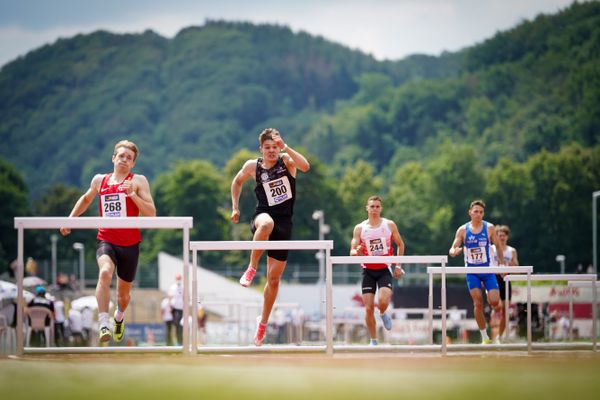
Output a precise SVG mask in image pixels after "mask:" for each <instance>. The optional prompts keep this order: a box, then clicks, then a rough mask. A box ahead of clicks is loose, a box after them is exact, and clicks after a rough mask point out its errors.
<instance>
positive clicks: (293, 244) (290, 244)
mask: <svg viewBox="0 0 600 400" xmlns="http://www.w3.org/2000/svg"><path fill="white" fill-rule="evenodd" d="M189 248H190V250H191V251H192V266H193V272H192V311H193V313H194V315H198V268H197V265H198V252H199V251H232V250H325V260H326V263H327V265H329V268H331V264H329V259H330V255H331V250H332V249H333V241H332V240H273V241H249V240H237V241H236V240H232V241H193V242H190V243H189ZM327 279H329V278H327ZM331 298H332V293H331V292H329V291H328V292H327V293H326V301H327V304H329V303H331V301H332V300H331ZM186 304H188V303H186ZM327 319H328V320H329V319H331V320H332V321H333V308H332V307H327ZM315 349H316V348H315V347H310V348H309V346H306V350H307V351H315ZM219 350H221V349H213V351H219ZM228 350H229V351H231V350H233V349H228ZM247 350H248V349H245V348H239V349H237V351H239V352H245V351H247ZM256 350H257V349H252V350H251V351H256ZM298 350H299V349H298V348H296V351H298ZM317 350H318V349H317ZM263 351H265V352H268V351H269V349H268V348H267V349H265V350H263ZM192 352H193V353H194V354H197V353H198V319H197V318H192ZM209 352H210V350H209Z"/></svg>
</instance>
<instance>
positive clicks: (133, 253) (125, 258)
mask: <svg viewBox="0 0 600 400" xmlns="http://www.w3.org/2000/svg"><path fill="white" fill-rule="evenodd" d="M103 255H107V256H109V257H110V259H111V260H112V262H113V263H115V266H116V268H117V276H118V277H119V278H121V279H123V280H124V281H125V282H133V280H134V279H135V273H136V271H137V265H138V258H139V256H140V244H139V243H138V244H134V245H133V246H117V245H116V244H112V243H109V242H105V241H104V240H99V241H98V244H97V245H96V259H98V258H100V256H103Z"/></svg>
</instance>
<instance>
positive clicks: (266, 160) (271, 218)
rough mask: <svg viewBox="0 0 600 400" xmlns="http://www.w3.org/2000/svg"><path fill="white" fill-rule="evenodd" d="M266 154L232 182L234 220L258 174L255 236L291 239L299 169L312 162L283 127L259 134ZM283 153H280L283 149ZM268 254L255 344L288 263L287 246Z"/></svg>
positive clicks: (247, 278)
mask: <svg viewBox="0 0 600 400" xmlns="http://www.w3.org/2000/svg"><path fill="white" fill-rule="evenodd" d="M258 141H259V143H260V152H261V153H262V157H261V158H258V159H255V160H248V161H246V163H245V164H244V166H243V167H242V169H240V171H239V172H238V173H237V175H236V176H235V178H233V182H231V209H232V211H231V221H232V222H233V223H234V224H237V223H238V222H239V219H240V210H239V199H240V194H241V192H242V186H243V185H244V182H246V181H247V180H248V179H250V178H252V177H254V179H255V180H256V187H255V188H254V193H255V195H256V199H257V202H258V204H257V206H256V211H255V212H254V216H253V217H252V220H251V222H250V224H251V229H252V233H253V234H254V238H253V240H290V239H291V238H292V215H293V213H294V201H295V200H296V172H297V170H300V171H302V172H306V171H308V170H309V168H310V164H309V163H308V161H307V160H306V158H305V157H304V156H303V155H302V154H300V153H299V152H298V151H296V150H294V149H292V148H291V147H289V146H288V145H287V144H285V143H284V141H283V139H282V138H281V135H280V134H279V131H277V130H276V129H273V128H268V129H265V130H264V131H262V132H261V134H260V135H259V137H258ZM282 150H283V151H284V153H283V154H281V155H280V154H279V153H280V152H281V151H282ZM262 253H263V251H262V250H252V253H251V254H250V263H249V265H248V268H247V269H246V272H244V275H243V276H242V277H241V279H240V284H241V285H242V286H248V285H250V283H251V282H252V279H253V278H254V275H255V274H256V268H257V267H258V261H259V259H260V256H261V255H262ZM267 254H268V258H267V284H266V286H265V290H264V302H263V309H262V315H261V316H260V317H259V321H258V326H257V331H256V335H255V336H254V344H256V345H257V346H260V345H262V342H263V338H264V335H265V331H266V326H267V321H268V320H269V315H270V314H271V309H272V308H273V303H275V299H276V298H277V291H278V288H279V280H280V279H281V274H283V270H284V269H285V265H286V263H287V256H288V251H287V250H269V251H268V253H267Z"/></svg>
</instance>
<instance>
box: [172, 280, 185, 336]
mask: <svg viewBox="0 0 600 400" xmlns="http://www.w3.org/2000/svg"><path fill="white" fill-rule="evenodd" d="M169 303H170V304H171V312H172V313H173V325H175V332H176V334H177V344H178V345H181V344H182V343H183V324H182V322H183V321H182V320H183V305H184V304H183V284H182V283H181V274H177V275H175V283H173V284H172V285H171V287H170V288H169Z"/></svg>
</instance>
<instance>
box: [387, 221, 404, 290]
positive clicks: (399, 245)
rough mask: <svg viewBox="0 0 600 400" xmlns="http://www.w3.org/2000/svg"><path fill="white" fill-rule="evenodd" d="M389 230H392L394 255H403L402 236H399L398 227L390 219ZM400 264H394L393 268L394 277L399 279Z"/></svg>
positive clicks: (400, 274) (401, 271)
mask: <svg viewBox="0 0 600 400" xmlns="http://www.w3.org/2000/svg"><path fill="white" fill-rule="evenodd" d="M389 227H390V230H391V231H392V240H393V241H394V243H396V255H398V256H403V255H404V240H402V236H400V232H399V231H398V227H397V226H396V223H395V222H394V221H390V223H389ZM402 273H403V270H402V264H400V263H398V264H396V267H395V268H394V278H396V279H400V278H401V277H402Z"/></svg>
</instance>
